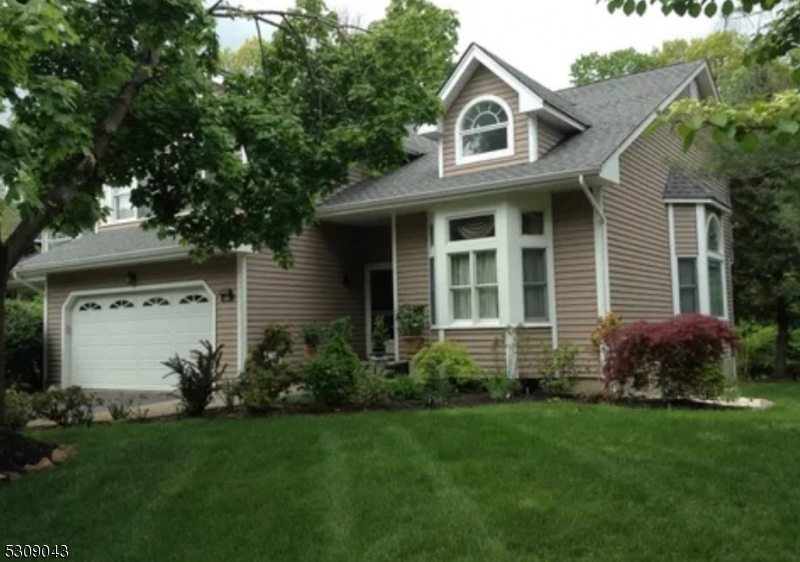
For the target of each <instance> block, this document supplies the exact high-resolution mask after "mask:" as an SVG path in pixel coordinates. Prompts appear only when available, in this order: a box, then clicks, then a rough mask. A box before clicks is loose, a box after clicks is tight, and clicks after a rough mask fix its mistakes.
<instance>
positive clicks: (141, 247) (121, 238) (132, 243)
mask: <svg viewBox="0 0 800 562" xmlns="http://www.w3.org/2000/svg"><path fill="white" fill-rule="evenodd" d="M170 249H175V250H176V251H179V249H180V247H179V246H178V243H177V242H176V241H175V239H174V238H165V239H164V240H159V239H158V236H156V233H155V232H153V231H145V230H142V229H141V228H138V227H135V226H130V227H124V228H114V229H103V230H100V231H99V232H87V233H84V234H82V235H81V236H80V237H78V238H76V239H75V240H71V241H69V242H62V243H61V244H58V245H57V246H54V247H53V248H51V249H50V251H48V252H44V253H42V254H38V255H35V256H31V257H29V258H27V259H25V260H23V261H21V262H20V263H19V265H17V267H16V270H17V271H18V272H19V273H21V274H24V273H26V272H29V271H39V270H47V269H52V268H56V267H67V266H70V265H79V264H82V263H85V262H86V261H87V260H91V261H92V262H94V261H95V260H97V261H99V262H101V261H103V260H109V259H112V258H114V259H119V258H124V257H125V256H130V257H135V256H137V255H139V254H140V253H147V252H156V251H159V250H163V251H169V250H170Z"/></svg>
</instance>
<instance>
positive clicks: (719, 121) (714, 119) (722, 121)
mask: <svg viewBox="0 0 800 562" xmlns="http://www.w3.org/2000/svg"><path fill="white" fill-rule="evenodd" d="M708 122H709V123H711V124H712V125H714V126H715V127H719V128H721V129H722V128H725V126H726V125H727V124H728V116H727V115H725V114H724V113H715V114H713V115H712V116H711V117H709V118H708Z"/></svg>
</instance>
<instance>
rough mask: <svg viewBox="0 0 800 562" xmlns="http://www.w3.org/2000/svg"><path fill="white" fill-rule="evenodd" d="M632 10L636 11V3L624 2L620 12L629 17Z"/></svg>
mask: <svg viewBox="0 0 800 562" xmlns="http://www.w3.org/2000/svg"><path fill="white" fill-rule="evenodd" d="M634 10H636V1H635V0H626V1H625V5H624V6H623V7H622V11H623V12H625V15H626V16H629V15H631V14H632V13H633V12H634Z"/></svg>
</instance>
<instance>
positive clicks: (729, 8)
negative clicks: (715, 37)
mask: <svg viewBox="0 0 800 562" xmlns="http://www.w3.org/2000/svg"><path fill="white" fill-rule="evenodd" d="M733 9H734V6H733V2H732V1H731V0H725V2H724V3H723V4H722V15H723V16H725V17H728V16H729V15H731V14H732V13H733Z"/></svg>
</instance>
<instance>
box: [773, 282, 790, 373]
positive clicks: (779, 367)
mask: <svg viewBox="0 0 800 562" xmlns="http://www.w3.org/2000/svg"><path fill="white" fill-rule="evenodd" d="M775 324H777V326H778V335H777V338H776V341H775V370H774V372H773V375H774V376H775V377H776V378H779V379H782V378H784V377H785V376H786V362H787V357H788V355H789V306H788V303H787V301H786V297H778V300H777V301H776V303H775Z"/></svg>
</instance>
